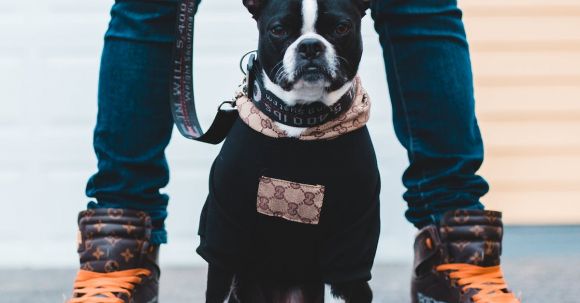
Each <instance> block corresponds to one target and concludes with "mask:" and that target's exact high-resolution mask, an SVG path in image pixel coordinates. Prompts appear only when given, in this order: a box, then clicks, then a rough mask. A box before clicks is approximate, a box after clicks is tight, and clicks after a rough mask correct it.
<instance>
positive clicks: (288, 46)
mask: <svg viewBox="0 0 580 303" xmlns="http://www.w3.org/2000/svg"><path fill="white" fill-rule="evenodd" d="M244 4H245V5H246V7H248V9H249V10H250V12H251V13H252V14H253V15H254V18H255V19H256V20H257V21H258V28H259V30H260V39H259V47H258V59H259V61H260V64H261V66H262V68H263V76H262V77H263V80H264V84H265V86H266V89H268V90H270V91H271V92H272V93H274V94H276V95H277V96H278V97H279V98H280V99H282V100H284V101H285V102H286V103H287V104H288V105H295V104H301V103H302V104H304V103H311V102H315V101H322V102H324V103H326V104H327V105H331V104H333V103H334V102H336V101H337V100H338V99H339V98H340V97H341V96H342V95H343V94H344V93H345V92H346V91H347V90H348V89H349V88H350V86H351V81H352V79H353V78H354V76H355V75H356V72H357V70H358V65H359V62H360V57H361V55H362V39H361V34H360V20H361V18H362V16H363V15H364V9H365V5H364V3H363V0H245V1H244Z"/></svg>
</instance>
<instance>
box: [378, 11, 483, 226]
mask: <svg viewBox="0 0 580 303" xmlns="http://www.w3.org/2000/svg"><path fill="white" fill-rule="evenodd" d="M371 9H372V16H373V18H374V20H375V28H376V30H377V32H378V33H379V37H380V42H381V45H382V47H383V51H384V59H385V66H386V70H387V78H388V82H389V90H390V95H391V101H392V107H393V120H394V126H395V132H396V134H397V137H398V139H399V140H400V141H401V143H402V144H403V145H404V147H405V148H406V149H407V152H408V157H409V161H410V165H409V167H408V168H407V170H406V171H405V174H404V175H403V183H404V185H405V186H406V188H407V192H406V193H405V194H404V199H405V200H406V201H407V203H408V205H409V209H408V211H407V212H406V217H407V219H408V220H409V221H410V222H411V223H413V224H414V225H415V226H417V227H419V228H420V227H423V226H425V225H427V224H430V223H434V222H438V220H439V218H440V217H441V215H442V214H443V213H444V212H445V211H447V210H451V209H458V208H469V209H483V206H482V204H481V203H480V202H479V198H480V197H481V196H482V195H484V194H485V193H486V192H487V191H488V185H487V183H486V181H485V180H484V179H483V178H482V177H480V176H478V175H477V174H476V171H477V170H478V169H479V167H480V165H481V163H482V161H483V144H482V140H481V135H480V132H479V128H478V125H477V120H476V118H475V112H474V97H473V81H472V73H471V63H470V58H469V50H468V45H467V41H466V37H465V31H464V28H463V23H462V21H461V11H460V10H459V9H458V8H457V5H456V1H454V0H405V1H400V0H377V1H373V3H372V8H371Z"/></svg>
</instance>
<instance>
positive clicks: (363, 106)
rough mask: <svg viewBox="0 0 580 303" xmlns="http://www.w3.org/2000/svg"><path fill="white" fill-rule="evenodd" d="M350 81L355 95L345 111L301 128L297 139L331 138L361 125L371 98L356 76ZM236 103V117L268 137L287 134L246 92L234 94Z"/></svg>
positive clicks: (369, 107) (368, 108)
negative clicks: (353, 86)
mask: <svg viewBox="0 0 580 303" xmlns="http://www.w3.org/2000/svg"><path fill="white" fill-rule="evenodd" d="M353 85H355V88H356V95H355V97H354V100H353V102H352V105H351V107H350V109H349V110H348V111H346V112H345V113H344V114H342V115H341V116H339V117H338V118H336V119H333V120H331V121H328V122H326V123H324V124H322V125H319V126H315V127H310V128H307V129H305V130H304V131H303V132H302V134H301V135H300V136H299V137H298V139H300V140H322V139H327V140H328V139H334V138H336V137H338V136H340V135H344V134H346V133H349V132H351V131H354V130H357V129H359V128H361V127H363V126H364V125H365V124H366V123H367V121H368V120H369V113H370V109H371V101H370V98H369V96H368V95H367V92H366V91H365V90H364V88H363V87H362V85H361V83H360V79H359V77H358V76H357V77H356V78H355V79H354V84H353ZM236 105H237V108H238V112H239V113H240V118H242V120H243V121H244V122H245V123H246V124H247V125H248V126H250V127H251V128H252V129H254V130H255V131H257V132H260V133H262V134H264V135H266V136H268V137H272V138H287V137H289V136H288V134H287V133H286V131H284V130H282V129H280V128H279V127H278V125H277V124H276V123H275V122H274V121H272V119H270V118H269V117H268V116H266V115H265V114H264V113H262V112H261V111H260V110H259V109H258V108H257V107H256V106H255V105H254V104H253V103H252V100H250V99H249V98H248V96H246V95H244V94H238V96H237V97H236Z"/></svg>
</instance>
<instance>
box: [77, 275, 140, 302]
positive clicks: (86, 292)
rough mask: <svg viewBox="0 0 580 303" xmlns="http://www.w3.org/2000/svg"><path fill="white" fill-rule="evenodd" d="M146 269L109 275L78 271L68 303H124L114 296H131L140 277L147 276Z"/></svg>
mask: <svg viewBox="0 0 580 303" xmlns="http://www.w3.org/2000/svg"><path fill="white" fill-rule="evenodd" d="M150 274H151V271H149V270H147V269H142V268H138V269H129V270H122V271H115V272H110V273H98V272H92V271H87V270H82V269H81V270H79V272H78V274H77V278H76V281H75V283H74V290H73V298H72V299H70V300H69V301H68V303H124V301H123V300H122V299H120V298H118V297H117V296H116V295H115V294H119V293H123V294H126V295H127V296H130V295H131V291H132V290H133V288H135V285H136V284H138V283H140V282H141V280H142V278H141V276H149V275H150Z"/></svg>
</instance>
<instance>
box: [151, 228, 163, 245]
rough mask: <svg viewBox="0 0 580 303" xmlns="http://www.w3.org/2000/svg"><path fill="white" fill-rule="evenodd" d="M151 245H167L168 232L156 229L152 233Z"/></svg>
mask: <svg viewBox="0 0 580 303" xmlns="http://www.w3.org/2000/svg"><path fill="white" fill-rule="evenodd" d="M150 241H151V245H160V244H165V243H167V231H166V230H164V229H154V230H153V231H152V232H151V240H150Z"/></svg>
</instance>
